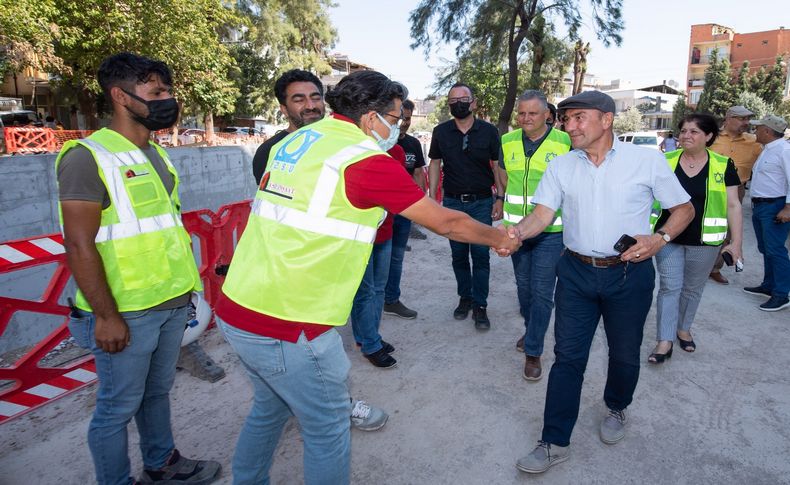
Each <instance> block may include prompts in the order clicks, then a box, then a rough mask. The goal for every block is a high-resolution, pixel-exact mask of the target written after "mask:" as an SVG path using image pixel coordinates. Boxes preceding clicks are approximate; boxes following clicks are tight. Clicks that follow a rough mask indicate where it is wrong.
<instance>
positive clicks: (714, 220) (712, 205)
mask: <svg viewBox="0 0 790 485" xmlns="http://www.w3.org/2000/svg"><path fill="white" fill-rule="evenodd" d="M707 152H708V177H707V186H706V189H705V209H704V214H703V217H702V228H701V231H700V232H701V238H700V239H701V241H702V242H703V243H704V244H707V245H710V246H719V245H721V244H722V242H723V241H724V239H725V238H726V237H727V187H726V186H725V185H724V174H725V172H726V171H727V157H725V156H723V155H719V154H718V153H716V152H713V151H711V150H707ZM682 153H683V149H680V150H674V151H671V152H667V153H665V154H664V156H665V157H666V159H667V163H668V164H669V168H670V170H672V173H674V172H675V169H676V168H677V165H678V162H679V161H680V156H681V154H682ZM661 212H662V210H661V204H660V203H659V202H658V201H654V202H653V207H652V209H651V211H650V227H651V228H652V229H653V230H654V231H655V226H656V223H657V222H658V219H659V218H660V217H661Z"/></svg>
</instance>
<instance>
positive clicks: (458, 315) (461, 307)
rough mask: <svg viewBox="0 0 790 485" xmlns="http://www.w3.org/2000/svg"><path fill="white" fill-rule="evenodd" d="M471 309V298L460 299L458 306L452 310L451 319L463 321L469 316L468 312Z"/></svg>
mask: <svg viewBox="0 0 790 485" xmlns="http://www.w3.org/2000/svg"><path fill="white" fill-rule="evenodd" d="M471 309H472V299H471V298H461V299H460V300H458V306H457V307H455V310H453V317H455V319H456V320H465V319H466V317H468V316H469V311H470V310H471Z"/></svg>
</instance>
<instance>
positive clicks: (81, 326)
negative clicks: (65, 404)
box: [69, 307, 187, 485]
mask: <svg viewBox="0 0 790 485" xmlns="http://www.w3.org/2000/svg"><path fill="white" fill-rule="evenodd" d="M121 316H123V319H124V320H125V321H126V324H127V325H128V326H129V334H130V337H131V339H130V342H129V345H128V346H127V347H126V348H125V349H123V351H121V352H118V353H115V354H109V353H107V352H104V351H103V350H101V348H99V347H98V346H97V345H96V341H95V339H94V329H95V325H96V319H95V317H94V315H93V313H89V312H83V311H79V310H78V311H76V312H72V316H71V318H70V320H69V330H70V331H71V334H72V335H73V336H74V340H75V341H76V342H77V344H78V345H80V346H81V347H83V348H86V349H90V351H91V352H92V353H93V356H94V358H95V362H96V374H97V375H98V377H99V388H98V390H97V392H96V409H95V411H94V413H93V419H91V423H90V426H89V427H88V446H89V447H90V450H91V455H92V456H93V464H94V466H95V467H96V481H97V482H98V483H99V484H100V485H104V484H108V485H116V484H118V485H120V484H128V483H133V480H132V478H131V477H130V472H131V470H130V465H129V453H128V448H129V443H128V438H127V430H126V427H127V425H128V424H129V421H131V420H132V418H134V420H135V422H136V423H137V430H138V432H139V433H140V450H141V451H142V455H143V465H144V467H145V468H146V469H149V470H155V469H158V468H161V467H162V466H164V464H165V461H166V460H167V458H168V457H169V456H170V453H171V452H172V451H173V448H175V445H174V444H173V433H172V430H171V429H170V396H169V393H170V388H171V387H173V380H174V379H175V374H176V361H178V354H179V352H180V349H181V339H182V338H183V336H184V325H185V323H186V320H187V315H186V307H180V308H175V309H172V310H143V311H138V312H125V313H122V314H121Z"/></svg>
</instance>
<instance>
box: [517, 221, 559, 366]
mask: <svg viewBox="0 0 790 485" xmlns="http://www.w3.org/2000/svg"><path fill="white" fill-rule="evenodd" d="M560 254H562V233H561V232H544V233H541V234H539V235H538V236H536V237H533V238H532V239H527V240H525V241H524V243H523V244H522V245H521V248H519V250H518V251H516V252H515V253H513V255H512V256H511V260H512V261H513V274H515V276H516V288H517V292H518V304H519V307H520V308H521V316H522V317H524V353H525V354H527V355H530V356H532V357H540V356H541V355H543V338H544V337H545V336H546V329H548V328H549V320H551V310H552V308H554V284H555V283H556V281H557V261H559V259H560Z"/></svg>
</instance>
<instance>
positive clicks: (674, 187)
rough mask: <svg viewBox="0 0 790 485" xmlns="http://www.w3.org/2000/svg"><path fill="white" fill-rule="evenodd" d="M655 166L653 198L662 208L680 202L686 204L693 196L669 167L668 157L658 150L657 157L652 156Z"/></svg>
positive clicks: (676, 204)
mask: <svg viewBox="0 0 790 485" xmlns="http://www.w3.org/2000/svg"><path fill="white" fill-rule="evenodd" d="M651 162H652V166H653V176H652V177H651V178H652V181H651V182H652V187H651V188H652V190H653V198H654V199H656V200H657V201H658V202H659V203H661V208H662V209H669V208H670V207H675V206H678V205H680V204H685V203H686V202H688V201H689V200H691V197H690V196H689V194H687V193H686V191H685V190H684V189H683V186H682V185H680V182H678V178H677V177H676V176H675V174H674V173H672V170H670V168H669V164H668V163H667V160H666V158H664V157H663V156H662V155H661V154H660V153H658V152H656V156H655V157H651Z"/></svg>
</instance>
